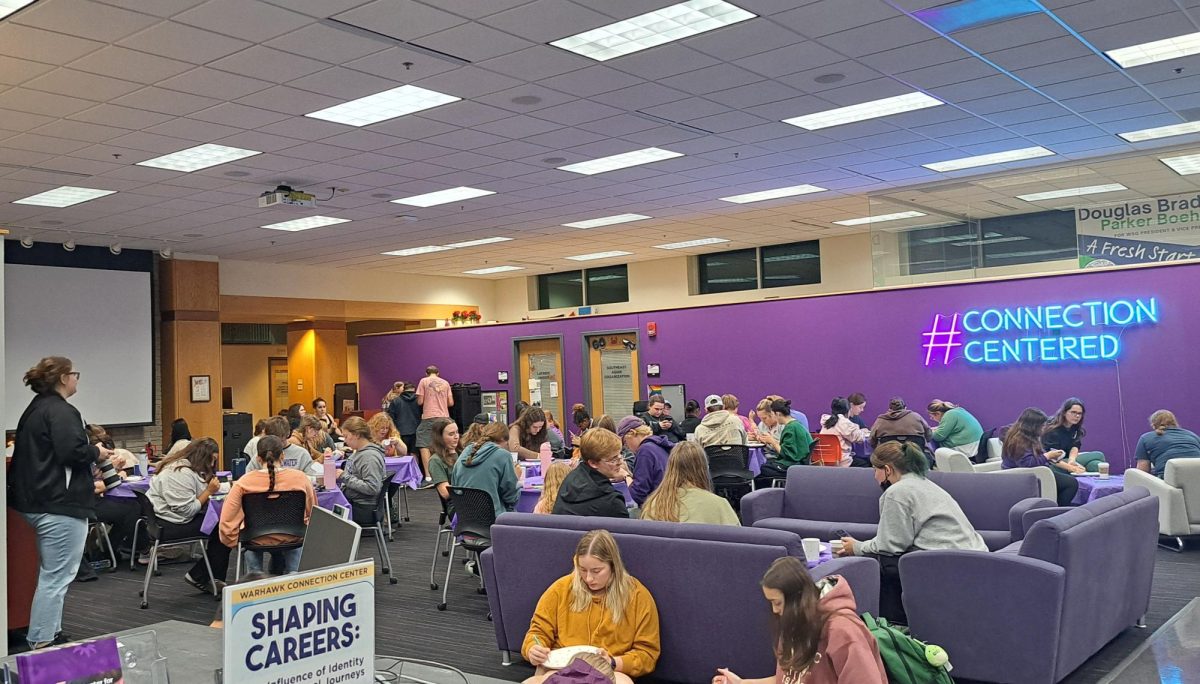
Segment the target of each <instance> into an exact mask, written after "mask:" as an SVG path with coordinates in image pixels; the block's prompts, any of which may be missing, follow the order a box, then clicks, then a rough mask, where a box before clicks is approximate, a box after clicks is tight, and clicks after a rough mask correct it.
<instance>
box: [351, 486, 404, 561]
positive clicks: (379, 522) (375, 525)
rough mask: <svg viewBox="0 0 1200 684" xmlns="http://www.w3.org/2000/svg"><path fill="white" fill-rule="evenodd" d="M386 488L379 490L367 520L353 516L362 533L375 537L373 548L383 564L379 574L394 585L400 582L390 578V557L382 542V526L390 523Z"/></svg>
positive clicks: (385, 545)
mask: <svg viewBox="0 0 1200 684" xmlns="http://www.w3.org/2000/svg"><path fill="white" fill-rule="evenodd" d="M388 510H389V509H388V488H387V486H386V484H385V485H384V486H383V487H381V488H380V490H379V497H378V498H376V499H375V510H373V511H371V516H370V519H369V520H361V519H359V516H357V515H356V516H354V521H355V522H357V523H358V526H359V527H361V528H362V531H363V532H368V531H369V532H371V534H372V536H374V537H375V546H376V547H377V548H378V549H379V558H380V560H382V562H383V568H382V570H381V572H382V573H383V574H385V575H387V576H388V582H389V583H391V584H396V583H397V582H399V581H400V580H398V579H396V578H395V577H393V576H392V557H391V555H390V554H388V549H387V544H386V543H384V541H383V535H384V534H386V532H384V525H389V524H390V523H391V521H390V520H388V515H389V512H388Z"/></svg>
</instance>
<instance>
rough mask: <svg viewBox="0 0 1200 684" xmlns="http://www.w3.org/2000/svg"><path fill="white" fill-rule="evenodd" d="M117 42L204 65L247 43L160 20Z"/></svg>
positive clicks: (136, 48) (239, 48) (135, 48)
mask: <svg viewBox="0 0 1200 684" xmlns="http://www.w3.org/2000/svg"><path fill="white" fill-rule="evenodd" d="M120 45H121V46H123V47H127V48H132V49H134V50H141V51H143V52H149V53H151V54H155V55H161V56H163V57H170V58H171V59H178V60H180V61H183V62H190V63H192V64H205V63H207V62H211V61H213V60H214V59H220V58H221V57H224V56H226V55H229V54H232V53H234V52H237V51H238V50H241V49H243V48H245V47H248V46H249V45H250V44H249V43H247V42H245V41H242V40H237V39H236V38H228V37H226V36H222V35H219V34H216V33H213V32H212V31H203V30H201V29H197V28H192V27H191V26H184V25H183V24H177V23H175V22H171V21H163V22H159V23H158V24H155V25H153V26H151V27H150V28H148V29H146V30H144V31H141V32H138V33H135V34H133V35H131V36H129V37H128V38H125V39H124V40H122V41H120Z"/></svg>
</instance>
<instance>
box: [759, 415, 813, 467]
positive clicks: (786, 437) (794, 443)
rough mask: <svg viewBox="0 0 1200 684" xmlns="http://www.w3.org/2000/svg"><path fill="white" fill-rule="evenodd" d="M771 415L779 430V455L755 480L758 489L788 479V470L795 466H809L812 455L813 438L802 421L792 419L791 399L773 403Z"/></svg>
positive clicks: (770, 461)
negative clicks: (772, 482)
mask: <svg viewBox="0 0 1200 684" xmlns="http://www.w3.org/2000/svg"><path fill="white" fill-rule="evenodd" d="M770 410H771V415H772V417H773V418H774V419H775V423H776V424H777V425H779V426H780V428H779V453H778V455H776V456H775V457H774V458H771V459H769V460H768V461H767V462H766V463H764V464H763V466H762V471H761V472H760V473H759V475H758V477H756V478H754V481H755V485H756V486H758V487H770V486H771V481H772V480H783V479H787V469H788V468H790V467H792V466H794V465H808V457H809V455H810V454H811V453H812V445H813V438H812V435H811V434H809V432H808V430H806V429H804V426H803V425H801V424H800V421H798V420H796V419H795V418H793V417H792V401H791V399H776V400H774V401H772V402H771V409H770Z"/></svg>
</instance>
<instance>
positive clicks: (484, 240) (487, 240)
mask: <svg viewBox="0 0 1200 684" xmlns="http://www.w3.org/2000/svg"><path fill="white" fill-rule="evenodd" d="M509 240H512V238H510V237H490V238H480V239H478V240H467V241H466V242H451V243H450V244H448V245H446V246H447V247H453V248H454V249H462V248H463V247H478V246H479V245H491V244H495V243H497V242H508V241H509Z"/></svg>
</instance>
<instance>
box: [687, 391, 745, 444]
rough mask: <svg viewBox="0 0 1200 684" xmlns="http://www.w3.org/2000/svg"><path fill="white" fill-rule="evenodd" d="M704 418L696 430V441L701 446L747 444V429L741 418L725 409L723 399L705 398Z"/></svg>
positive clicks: (717, 397) (712, 395)
mask: <svg viewBox="0 0 1200 684" xmlns="http://www.w3.org/2000/svg"><path fill="white" fill-rule="evenodd" d="M704 410H705V414H704V418H703V419H701V420H700V426H699V427H697V428H696V441H697V442H700V446H703V447H709V446H717V445H718V444H745V443H746V428H745V427H743V426H742V419H741V416H739V415H737V414H736V413H733V412H732V411H729V410H727V409H726V408H725V404H724V402H723V401H722V400H721V397H719V396H717V395H715V394H710V395H708V396H707V397H705V398H704Z"/></svg>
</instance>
